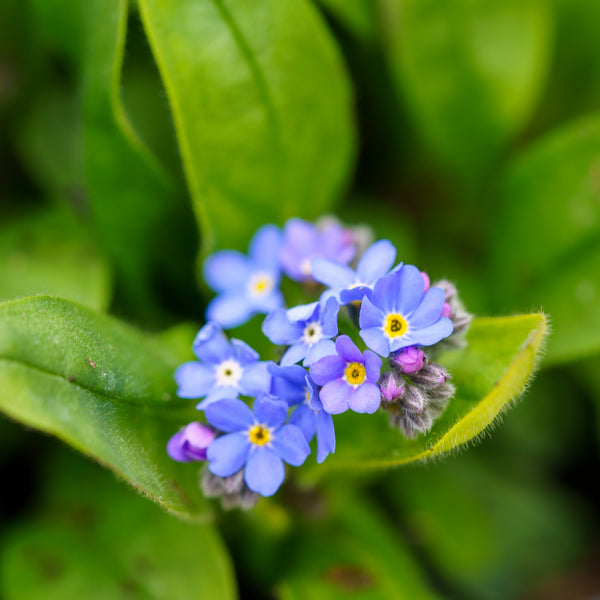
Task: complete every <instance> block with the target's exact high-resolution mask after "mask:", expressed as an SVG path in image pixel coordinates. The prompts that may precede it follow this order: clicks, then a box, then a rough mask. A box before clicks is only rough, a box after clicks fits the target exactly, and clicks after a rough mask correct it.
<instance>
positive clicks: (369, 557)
mask: <svg viewBox="0 0 600 600" xmlns="http://www.w3.org/2000/svg"><path fill="white" fill-rule="evenodd" d="M355 494H356V492H353V491H352V490H349V489H346V490H344V489H338V492H337V493H336V494H335V495H333V496H332V497H330V498H329V499H328V500H329V504H328V506H327V513H328V514H330V515H331V516H332V519H331V521H330V522H329V524H324V523H320V522H316V523H312V524H307V525H305V526H304V527H303V529H304V531H303V533H302V534H301V535H300V536H299V538H298V539H296V540H294V542H293V543H292V544H290V546H291V555H290V556H289V559H290V560H288V561H287V572H286V573H285V574H284V576H283V578H282V582H281V584H280V585H279V589H278V591H279V595H280V597H281V598H282V600H303V599H304V598H311V600H312V599H314V600H335V599H338V598H346V597H348V598H356V599H357V600H358V599H360V600H383V599H389V600H433V599H436V598H437V599H440V598H441V597H442V596H441V595H439V594H438V593H436V592H435V591H434V590H433V589H432V587H431V586H430V585H429V584H428V583H427V582H426V579H425V576H424V573H423V572H422V569H421V567H420V566H419V565H418V564H417V562H416V561H415V560H414V558H413V556H412V554H411V552H410V550H409V548H408V547H407V546H406V544H405V543H404V542H403V540H402V538H401V536H400V531H399V530H396V531H395V532H394V529H393V525H392V524H391V523H389V522H387V521H386V520H385V519H384V518H383V516H382V515H381V514H380V513H379V511H378V508H377V507H376V506H374V505H372V504H370V503H368V502H366V501H365V500H364V499H361V498H359V497H356V495H355Z"/></svg>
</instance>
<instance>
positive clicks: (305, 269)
mask: <svg viewBox="0 0 600 600" xmlns="http://www.w3.org/2000/svg"><path fill="white" fill-rule="evenodd" d="M310 261H311V259H310V258H305V259H304V260H303V261H302V264H301V265H300V271H302V274H303V275H306V276H308V275H312V269H311V268H310Z"/></svg>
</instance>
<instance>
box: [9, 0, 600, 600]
mask: <svg viewBox="0 0 600 600" xmlns="http://www.w3.org/2000/svg"><path fill="white" fill-rule="evenodd" d="M598 39H600V5H599V4H598V2H597V1H595V0H525V1H523V0H499V1H498V2H490V1H489V0H452V1H448V0H319V1H318V2H317V1H316V0H315V2H313V3H311V2H309V1H308V0H285V1H284V0H252V1H250V0H230V1H224V0H223V1H221V0H219V1H217V0H215V1H208V0H173V1H171V2H166V1H164V0H163V1H160V0H139V2H130V3H129V4H127V2H124V1H121V2H119V1H117V0H90V1H89V2H79V1H77V0H72V1H60V0H8V1H6V0H5V1H4V2H2V3H0V136H1V139H2V143H1V144H0V299H2V300H9V299H14V298H17V297H22V296H27V295H31V294H34V293H48V294H53V295H57V296H61V297H64V298H68V299H70V300H75V301H77V302H80V303H82V304H84V305H86V306H89V307H90V308H93V309H95V310H98V311H106V312H109V313H111V314H114V315H118V316H119V317H121V318H123V319H125V320H127V321H129V322H131V323H135V324H137V325H138V326H141V327H142V328H143V329H145V330H147V331H148V332H149V335H153V334H154V333H155V332H158V331H160V330H164V329H165V328H166V327H169V326H173V325H175V324H180V323H183V322H188V323H191V324H190V325H180V326H178V327H177V328H175V329H169V330H168V331H167V333H163V334H162V337H161V338H160V340H161V341H160V342H159V341H156V342H154V343H156V344H159V343H163V344H166V345H167V346H168V347H169V348H176V347H177V348H178V350H177V352H175V350H173V356H175V355H176V356H182V355H183V352H184V351H182V350H181V348H185V344H186V343H187V340H189V339H191V337H190V335H191V334H190V332H193V331H194V324H198V323H200V321H201V317H202V314H203V309H204V305H205V302H206V298H207V296H206V295H204V296H203V295H202V292H203V291H205V290H204V289H203V284H202V282H201V281H200V279H199V277H198V272H199V269H198V265H199V260H200V259H199V257H201V256H203V255H204V254H205V253H207V252H210V251H212V250H214V249H215V248H223V247H236V248H240V249H244V248H245V247H246V246H247V243H248V240H249V238H250V237H251V235H252V233H253V231H254V230H255V229H256V228H257V226H259V225H260V224H262V223H265V222H276V223H277V224H280V225H281V224H282V223H283V222H284V220H285V219H286V218H288V217H290V216H293V215H299V216H302V217H304V218H308V219H312V218H316V217H318V216H319V215H321V214H323V213H325V212H335V214H337V215H338V217H339V218H340V219H342V220H343V221H344V222H346V223H348V224H359V223H360V224H368V225H370V226H371V227H372V228H373V230H374V232H375V234H376V236H377V237H387V238H389V239H390V240H392V241H393V242H394V243H395V244H396V246H397V248H398V256H399V258H400V259H401V260H404V261H405V262H411V263H415V264H417V265H419V266H420V267H421V268H423V269H425V270H427V271H428V272H429V273H430V274H431V276H432V278H433V279H434V280H435V279H436V278H439V277H447V278H449V279H452V280H453V281H455V282H456V283H457V284H458V287H459V289H460V290H461V294H462V296H463V299H464V301H465V304H466V306H467V307H469V309H470V310H472V311H473V312H475V313H476V314H478V315H503V314H512V313H518V312H525V313H527V312H530V311H532V310H539V309H540V308H541V309H543V310H544V311H546V312H547V313H549V315H550V317H551V321H552V326H553V334H552V336H551V337H550V338H549V340H548V344H547V350H546V357H545V359H544V360H543V362H542V364H541V366H540V373H539V375H538V377H537V380H536V381H535V384H534V385H533V386H532V387H531V390H530V391H529V392H528V393H527V395H526V397H525V398H524V400H523V402H522V403H520V404H519V405H518V406H517V407H516V408H514V409H513V410H512V411H511V412H509V413H507V414H506V415H505V416H504V419H503V422H502V423H501V424H500V423H499V424H498V426H497V427H496V428H495V429H494V431H493V435H491V436H489V437H490V439H483V440H482V441H481V443H478V444H476V445H475V447H472V448H471V449H470V450H469V452H462V453H460V454H459V455H457V456H456V457H453V458H451V459H446V460H444V461H441V462H437V463H433V464H430V465H428V466H425V467H423V466H419V465H417V466H411V467H407V468H402V469H395V470H389V471H383V472H374V473H370V474H368V475H367V474H364V473H361V474H360V475H356V476H350V475H347V474H346V475H344V476H342V475H340V474H337V475H335V476H332V478H331V480H329V481H328V482H326V483H323V484H322V486H321V487H320V488H318V490H317V491H315V490H310V489H301V488H297V489H293V488H292V484H290V486H288V489H286V490H282V491H283V493H282V495H281V496H282V497H281V499H280V500H277V501H273V500H264V501H262V502H261V503H259V505H258V506H257V507H256V509H254V510H253V511H251V512H249V513H244V514H240V513H237V512H233V513H218V515H217V518H216V520H214V521H211V522H209V521H206V522H203V523H199V524H198V523H196V524H186V523H182V522H180V521H178V520H177V519H175V518H173V517H171V516H168V515H166V514H164V513H162V512H161V510H160V509H159V508H158V507H157V506H153V505H152V504H150V503H149V502H147V501H146V500H144V499H142V498H138V497H136V496H135V495H134V494H133V493H131V492H130V491H129V490H127V489H125V486H124V484H122V483H117V482H114V481H111V476H110V475H107V473H106V472H104V471H102V470H101V469H99V468H98V467H97V466H95V465H94V464H92V463H91V462H90V461H86V460H84V459H81V458H79V457H78V456H76V455H75V453H74V452H72V451H70V450H66V449H65V448H64V447H63V446H61V445H60V443H59V442H57V441H56V440H53V439H51V438H47V437H44V436H41V435H40V434H37V433H34V432H31V431H28V430H25V429H24V428H23V427H21V426H20V425H18V424H16V423H13V422H12V421H9V420H7V419H4V418H3V420H1V421H0V462H1V464H2V473H3V477H4V486H3V491H4V493H3V494H2V496H1V499H0V523H1V531H0V548H1V550H0V594H1V595H2V597H5V598H7V600H10V599H13V598H14V599H19V600H21V599H23V598H42V597H44V598H61V599H69V598H81V597H88V598H121V597H123V598H174V597H178V598H230V597H235V595H236V594H239V595H240V596H241V597H244V598H275V597H277V598H279V597H280V598H283V599H295V598H298V599H300V598H307V597H311V598H316V599H317V598H318V599H320V598H323V599H329V598H339V597H348V598H357V599H358V598H360V599H363V598H365V599H366V598H394V599H398V598H410V599H417V600H418V599H421V598H423V599H425V598H427V599H428V598H456V599H466V600H470V599H473V600H476V599H483V600H486V599H489V600H496V599H497V600H500V599H503V598H522V599H524V600H538V599H539V600H541V599H550V600H552V599H554V598H556V599H557V600H558V599H560V600H583V599H586V598H588V599H589V598H593V597H596V596H597V595H598V594H600V574H599V572H598V569H597V565H598V561H599V558H600V523H599V518H598V515H599V511H598V508H599V507H600V486H599V484H598V481H599V477H598V473H599V472H600V471H599V467H600V465H599V462H598V444H599V441H600V440H599V432H600V383H599V381H598V367H600V235H599V234H600V113H599V112H598V106H599V105H600V54H599V53H598V50H597V46H598ZM196 223H198V226H197V225H196ZM259 323H260V320H258V321H255V322H252V323H250V324H249V325H248V326H246V327H245V329H244V332H243V334H240V335H243V336H244V338H245V339H247V340H248V341H249V342H250V343H251V344H253V343H254V344H255V345H256V346H257V347H258V346H259V339H258V337H257V331H258V325H259ZM252 336H255V338H254V339H253V337H252ZM153 339H157V340H158V339H159V338H153ZM182 340H186V341H185V342H182ZM140 343H142V342H140ZM148 343H150V342H148ZM165 352H166V351H165ZM167 353H168V352H167ZM165 360H166V359H165ZM169 360H171V359H169ZM167 364H168V361H167ZM175 364H176V363H175ZM161 368H162V367H161ZM169 368H170V367H169ZM165 369H166V367H165ZM165 441H166V438H165ZM236 589H237V592H236Z"/></svg>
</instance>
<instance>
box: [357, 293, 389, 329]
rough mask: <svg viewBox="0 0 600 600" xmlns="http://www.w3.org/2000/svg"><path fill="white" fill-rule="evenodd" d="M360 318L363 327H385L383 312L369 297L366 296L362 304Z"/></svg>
mask: <svg viewBox="0 0 600 600" xmlns="http://www.w3.org/2000/svg"><path fill="white" fill-rule="evenodd" d="M358 320H359V323H360V328H361V329H368V328H370V327H379V328H383V322H384V320H385V317H384V314H383V312H381V310H380V309H379V308H377V307H376V306H374V305H373V303H372V302H371V301H370V300H369V299H368V298H364V299H363V301H362V304H361V306H360V316H359V319H358Z"/></svg>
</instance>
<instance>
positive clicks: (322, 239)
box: [280, 219, 356, 281]
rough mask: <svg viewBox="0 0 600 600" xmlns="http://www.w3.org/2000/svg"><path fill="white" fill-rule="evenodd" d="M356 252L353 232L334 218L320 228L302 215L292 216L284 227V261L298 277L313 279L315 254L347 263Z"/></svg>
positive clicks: (282, 255) (282, 254)
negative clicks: (301, 217) (298, 216)
mask: <svg viewBox="0 0 600 600" xmlns="http://www.w3.org/2000/svg"><path fill="white" fill-rule="evenodd" d="M355 254H356V247H355V246H354V244H353V242H352V232H351V231H350V230H349V229H345V228H344V227H342V226H341V225H340V224H339V223H336V222H330V223H328V224H327V225H324V226H323V227H322V228H318V227H317V226H315V225H313V224H312V223H308V222H307V221H303V220H301V219H290V220H289V221H288V222H287V223H286V224H285V227H284V229H283V243H282V246H281V253H280V257H281V265H282V267H283V270H284V271H285V273H286V274H287V275H288V276H289V277H290V278H291V279H294V280H295V281H313V278H312V271H311V260H312V259H313V258H316V257H324V258H331V259H333V260H336V261H338V262H340V263H344V264H346V263H349V262H350V261H351V260H352V259H353V258H354V255H355Z"/></svg>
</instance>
